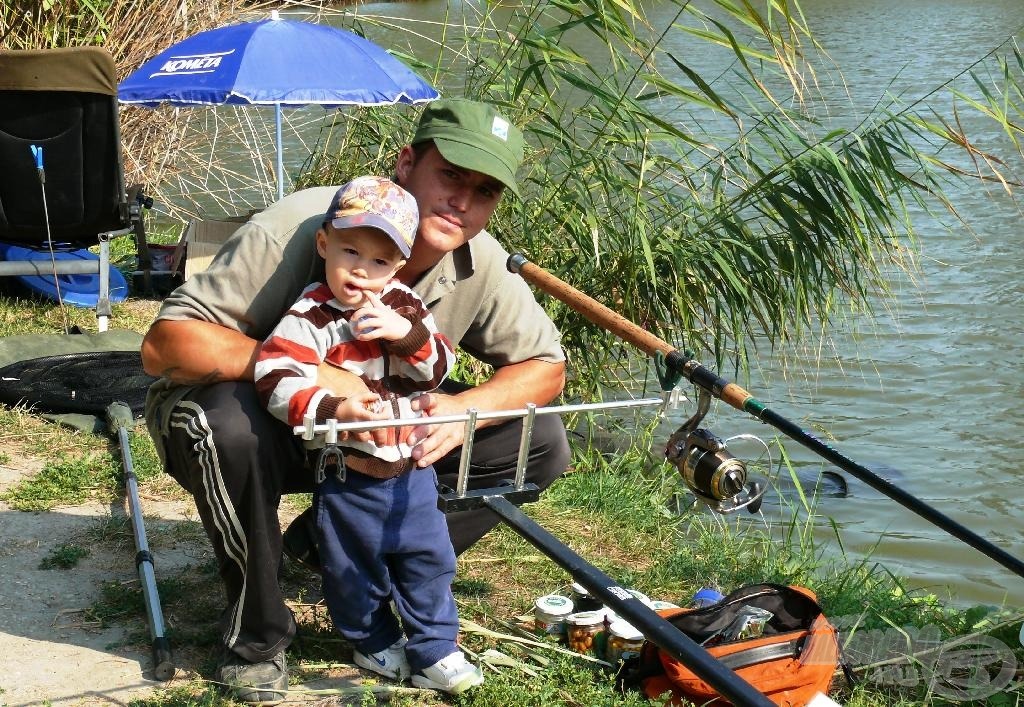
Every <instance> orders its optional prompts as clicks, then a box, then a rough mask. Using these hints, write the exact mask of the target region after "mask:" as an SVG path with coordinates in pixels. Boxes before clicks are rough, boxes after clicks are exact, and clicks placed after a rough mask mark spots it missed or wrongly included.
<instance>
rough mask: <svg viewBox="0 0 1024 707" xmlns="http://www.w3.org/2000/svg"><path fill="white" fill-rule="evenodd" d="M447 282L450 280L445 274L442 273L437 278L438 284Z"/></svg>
mask: <svg viewBox="0 0 1024 707" xmlns="http://www.w3.org/2000/svg"><path fill="white" fill-rule="evenodd" d="M446 282H448V278H446V277H445V276H444V275H442V276H441V277H439V278H437V284H438V285H443V284H445V283H446Z"/></svg>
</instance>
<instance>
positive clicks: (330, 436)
mask: <svg viewBox="0 0 1024 707" xmlns="http://www.w3.org/2000/svg"><path fill="white" fill-rule="evenodd" d="M324 442H326V443H327V444H329V445H333V444H337V443H338V421H337V420H336V419H334V418H333V417H332V418H331V419H330V420H328V421H327V434H326V435H324Z"/></svg>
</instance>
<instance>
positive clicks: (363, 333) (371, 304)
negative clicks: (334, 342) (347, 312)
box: [349, 290, 412, 341]
mask: <svg viewBox="0 0 1024 707" xmlns="http://www.w3.org/2000/svg"><path fill="white" fill-rule="evenodd" d="M363 295H364V296H365V297H366V304H364V305H363V306H362V307H360V308H359V309H357V310H356V311H355V312H353V313H352V318H351V319H350V320H349V326H351V327H352V333H353V334H355V337H356V338H357V339H359V340H360V341H373V340H374V339H384V340H385V341H399V340H400V339H402V338H404V337H405V335H406V334H408V333H409V331H410V330H411V329H412V322H410V321H409V320H408V319H406V318H405V317H403V316H402V315H401V314H399V313H398V312H396V311H395V310H393V309H391V307H389V306H387V305H386V304H384V303H383V302H381V301H380V297H378V296H377V295H375V294H374V293H372V292H370V291H368V290H367V291H364V292H363Z"/></svg>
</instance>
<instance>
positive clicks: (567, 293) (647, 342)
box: [507, 253, 1024, 577]
mask: <svg viewBox="0 0 1024 707" xmlns="http://www.w3.org/2000/svg"><path fill="white" fill-rule="evenodd" d="M507 267H508V269H509V271H510V272H513V273H517V274H519V275H520V276H522V278H523V279H524V280H526V281H527V282H528V283H530V284H531V285H533V286H534V287H536V288H538V289H539V290H541V291H543V292H545V293H547V294H549V295H551V296H552V297H554V298H555V299H558V300H560V301H562V302H563V303H565V304H566V305H568V306H569V307H570V308H572V309H573V310H574V311H576V312H578V313H579V314H581V315H582V316H584V317H586V318H587V319H588V320H590V321H591V322H593V323H594V324H597V325H598V326H600V327H602V328H604V329H606V330H608V331H609V332H611V333H612V334H614V335H615V336H617V337H618V338H620V339H622V340H624V341H627V342H629V343H630V344H633V345H634V346H636V347H637V348H638V349H640V350H641V351H643V352H644V353H645V354H647V355H648V356H655V355H659V354H660V355H661V356H663V357H664V360H665V366H666V367H667V368H668V369H669V370H672V371H673V372H675V373H678V374H679V375H681V376H683V377H684V378H686V379H687V380H688V381H690V382H691V383H693V384H694V385H695V386H697V387H698V388H700V389H701V390H703V391H707V392H708V393H710V394H711V395H713V396H714V397H716V398H718V399H720V400H722V401H724V402H725V403H727V404H729V405H730V406H731V407H734V408H736V409H737V410H739V411H741V412H745V413H748V414H750V415H752V416H753V417H755V418H756V419H758V420H760V421H761V422H764V423H766V424H769V425H771V426H772V427H774V428H776V429H777V430H779V431H780V432H782V433H783V434H785V435H786V436H787V437H789V438H790V439H793V440H795V441H797V442H799V443H800V444H802V445H803V446H805V447H807V448H808V449H810V450H811V451H812V452H814V453H815V454H818V455H819V456H821V457H823V458H824V459H827V460H828V461H830V462H832V463H833V464H835V465H836V466H837V467H839V468H840V469H842V470H843V471H846V472H848V473H850V474H851V475H853V476H855V477H856V478H858V479H860V480H861V481H863V482H864V483H866V484H867V485H868V486H870V487H871V488H873V489H875V490H876V491H878V492H880V493H882V494H885V495H886V496H888V497H889V498H891V499H892V500H894V501H896V502H897V503H899V504H900V505H902V506H903V507H904V508H907V509H909V510H911V511H913V512H914V513H916V514H917V515H919V516H921V517H922V518H924V519H925V520H927V521H929V522H931V523H933V524H934V525H936V526H938V527H939V528H942V529H943V530H945V531H946V532H947V533H949V534H950V535H952V536H953V537H955V538H957V539H958V540H961V541H963V542H965V543H967V544H968V545H970V546H971V547H972V548H974V549H975V550H977V551H979V552H981V553H983V554H985V555H987V556H988V557H990V558H991V559H993V560H995V561H996V562H998V563H999V564H1001V565H1002V566H1003V567H1005V568H1007V569H1008V570H1010V571H1011V572H1013V573H1014V574H1016V575H1017V576H1019V577H1024V562H1021V561H1020V560H1019V559H1017V558H1016V557H1014V556H1013V555H1011V554H1009V553H1008V552H1006V551H1005V550H1003V549H1002V548H1000V547H997V546H996V545H993V544H992V543H991V542H989V541H988V540H986V539H985V538H983V537H981V536H980V535H978V534H977V533H975V532H974V531H972V530H970V529H968V528H966V527H964V526H963V525H961V524H960V523H958V522H956V521H955V520H953V519H952V518H950V517H949V516H947V515H945V514H943V513H941V512H940V511H938V510H936V509H935V508H932V507H931V506H929V505H928V504H926V503H924V502H923V501H921V500H920V499H919V498H916V497H915V496H912V495H911V494H909V493H907V492H906V491H904V490H903V489H901V488H899V487H898V486H895V485H893V484H891V483H889V482H888V481H886V480H885V479H883V478H882V477H880V476H878V475H877V474H875V473H874V472H873V471H871V470H870V469H868V468H866V467H863V466H861V465H860V464H858V463H857V462H855V461H853V460H852V459H850V458H849V457H846V456H845V455H843V454H842V453H840V452H839V451H838V450H836V449H834V448H832V447H830V446H829V445H827V444H825V443H824V442H822V441H821V440H820V439H818V438H817V437H815V436H814V435H813V434H811V433H810V432H807V431H806V430H804V429H802V428H801V427H800V426H799V425H797V424H796V423H794V422H791V421H790V420H787V419H786V418H785V417H783V416H782V415H780V414H778V413H776V412H774V411H772V410H770V409H769V408H768V407H766V406H765V404H764V403H762V402H761V401H760V400H758V399H757V398H755V397H754V396H753V395H751V394H750V393H748V392H747V391H746V390H744V389H743V388H742V387H740V386H739V385H737V384H735V383H732V382H730V381H727V380H726V379H724V378H721V377H720V376H718V374H716V373H715V372H713V371H711V370H709V369H707V368H705V367H704V366H702V365H701V364H700V363H699V362H697V361H696V360H694V359H693V358H692V357H691V356H690V355H689V354H687V353H685V352H682V351H679V350H678V349H676V348H674V347H672V346H671V345H669V344H668V343H666V342H665V341H663V340H662V339H659V338H658V337H657V336H655V335H654V334H652V333H650V332H649V331H646V330H644V329H642V328H640V327H639V326H637V325H636V324H634V323H633V322H631V321H629V320H628V319H626V318H625V317H623V316H622V315H621V314H618V313H617V312H614V311H612V310H611V309H609V308H608V307H606V306H604V305H603V304H601V303H600V302H598V301H596V300H594V299H592V298H591V297H588V296H587V295H585V294H584V293H582V292H580V291H579V290H577V289H576V288H574V287H573V286H571V285H569V284H568V283H566V282H564V281H562V280H560V279H558V278H557V277H555V276H554V275H552V274H551V273H549V272H547V271H546V270H544V269H543V268H542V267H540V266H539V265H536V264H535V263H531V262H530V261H529V259H527V257H526V256H525V255H523V254H522V253H515V254H513V255H511V256H509V259H508V263H507Z"/></svg>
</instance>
